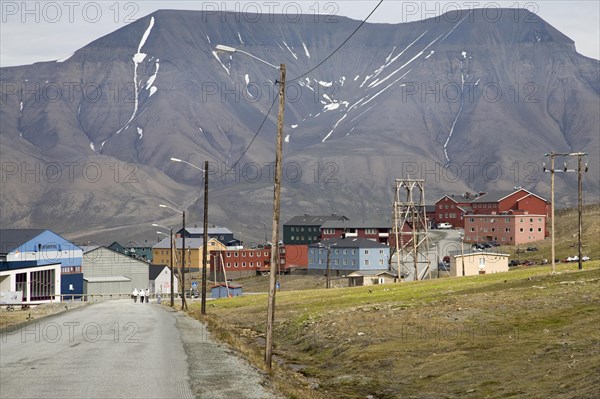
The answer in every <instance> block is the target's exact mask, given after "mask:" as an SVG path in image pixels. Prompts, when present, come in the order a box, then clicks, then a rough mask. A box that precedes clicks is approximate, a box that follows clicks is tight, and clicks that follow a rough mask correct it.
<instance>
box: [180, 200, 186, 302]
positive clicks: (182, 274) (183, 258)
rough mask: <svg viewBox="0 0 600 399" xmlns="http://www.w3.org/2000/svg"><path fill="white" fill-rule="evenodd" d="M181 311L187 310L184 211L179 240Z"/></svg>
mask: <svg viewBox="0 0 600 399" xmlns="http://www.w3.org/2000/svg"><path fill="white" fill-rule="evenodd" d="M181 265H182V269H181V287H182V288H181V292H182V293H183V295H182V296H181V310H187V303H186V301H185V211H183V236H182V238H181Z"/></svg>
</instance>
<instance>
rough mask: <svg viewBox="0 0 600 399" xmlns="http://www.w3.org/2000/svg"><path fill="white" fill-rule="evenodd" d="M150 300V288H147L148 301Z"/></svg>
mask: <svg viewBox="0 0 600 399" xmlns="http://www.w3.org/2000/svg"><path fill="white" fill-rule="evenodd" d="M149 302H150V289H149V288H146V303H149Z"/></svg>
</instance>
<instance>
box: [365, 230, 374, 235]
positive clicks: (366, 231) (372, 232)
mask: <svg viewBox="0 0 600 399" xmlns="http://www.w3.org/2000/svg"><path fill="white" fill-rule="evenodd" d="M365 234H377V230H376V229H365Z"/></svg>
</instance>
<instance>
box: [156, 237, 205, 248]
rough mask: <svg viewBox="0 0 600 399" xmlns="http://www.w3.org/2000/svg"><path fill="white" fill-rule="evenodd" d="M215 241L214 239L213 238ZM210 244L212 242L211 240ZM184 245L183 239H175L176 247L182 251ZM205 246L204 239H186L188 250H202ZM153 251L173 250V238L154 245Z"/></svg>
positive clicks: (167, 238) (166, 238)
mask: <svg viewBox="0 0 600 399" xmlns="http://www.w3.org/2000/svg"><path fill="white" fill-rule="evenodd" d="M213 239H214V238H213ZM209 242H210V240H209ZM182 245H183V237H179V238H175V247H176V248H178V249H181V248H182ZM203 245H204V239H202V238H189V237H186V239H185V247H186V248H194V249H197V248H201V247H202V246H203ZM152 249H171V238H169V237H165V238H164V239H162V240H161V241H160V242H159V243H158V244H156V245H154V246H153V247H152Z"/></svg>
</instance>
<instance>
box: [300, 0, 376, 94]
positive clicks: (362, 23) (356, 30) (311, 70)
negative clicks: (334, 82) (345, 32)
mask: <svg viewBox="0 0 600 399" xmlns="http://www.w3.org/2000/svg"><path fill="white" fill-rule="evenodd" d="M381 3H383V0H380V1H379V3H378V4H377V5H376V6H375V8H373V10H372V11H371V12H370V13H369V15H367V17H366V18H365V19H364V20H363V21H362V22H361V23H360V25H358V26H357V27H356V29H354V32H352V33H351V34H350V36H348V37H347V38H346V40H344V41H343V42H342V44H340V45H339V46H338V47H337V48H336V49H335V50H333V53H331V54H329V56H327V57H326V58H325V59H324V60H323V61H321V62H319V63H318V64H317V65H316V66H315V67H314V68H311V69H310V70H309V71H308V72H306V73H303V74H302V75H300V76H298V77H296V78H294V79H289V81H290V82H291V81H294V80H298V79H302V78H303V77H305V76H306V75H308V74H309V73H311V72H313V71H314V70H315V69H317V68H319V67H320V66H321V65H323V64H324V63H325V62H327V61H328V60H329V59H330V58H331V57H333V56H334V55H335V53H337V52H338V51H339V50H340V49H341V48H342V47H344V45H345V44H346V43H347V42H348V41H349V40H350V39H352V36H354V35H355V34H356V32H358V31H359V30H360V28H362V26H363V25H364V24H365V23H366V22H367V21H368V20H369V18H371V15H373V13H375V11H377V9H378V8H379V6H380V5H381Z"/></svg>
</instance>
